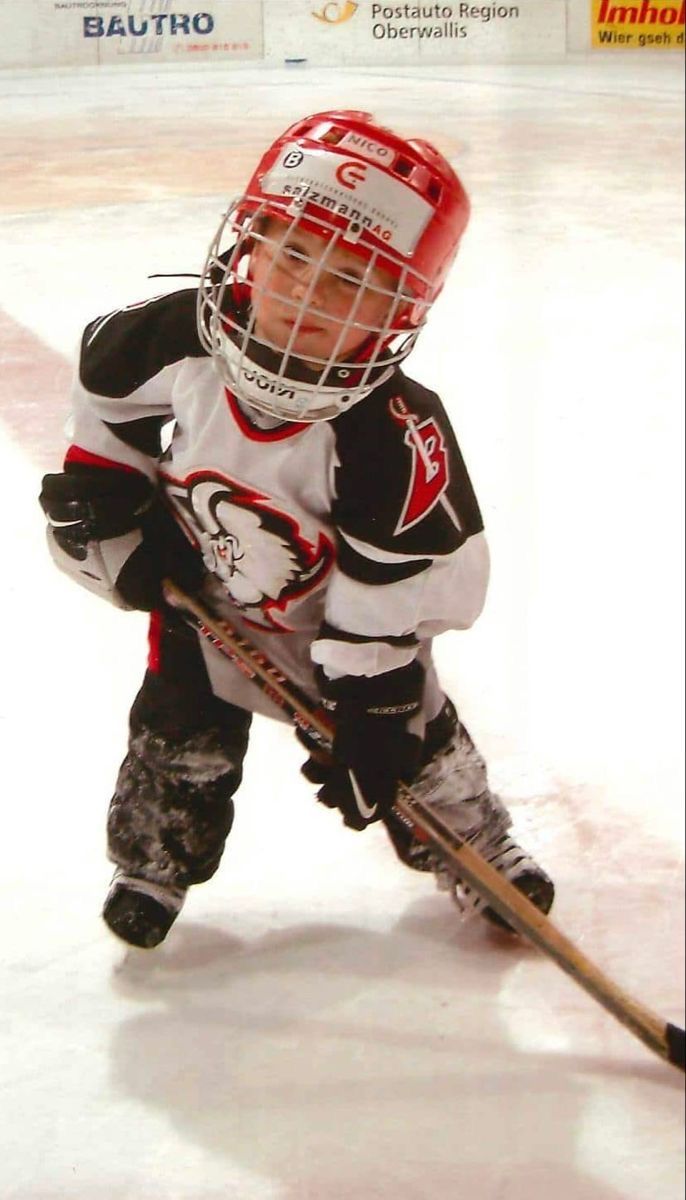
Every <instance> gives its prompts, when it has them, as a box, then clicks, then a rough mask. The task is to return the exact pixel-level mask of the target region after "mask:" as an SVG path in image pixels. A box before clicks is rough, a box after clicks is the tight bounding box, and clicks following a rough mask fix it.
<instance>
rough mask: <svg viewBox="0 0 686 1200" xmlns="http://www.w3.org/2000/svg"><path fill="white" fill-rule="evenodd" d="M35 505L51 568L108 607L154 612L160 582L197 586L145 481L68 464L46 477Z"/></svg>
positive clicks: (194, 571)
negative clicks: (45, 525)
mask: <svg viewBox="0 0 686 1200" xmlns="http://www.w3.org/2000/svg"><path fill="white" fill-rule="evenodd" d="M40 503H41V506H42V508H43V511H44V512H45V514H46V516H47V518H48V521H49V522H50V534H51V539H52V541H51V552H52V554H53V558H54V559H55V561H56V563H57V565H58V566H59V567H60V568H61V569H62V570H65V571H66V572H67V573H68V574H70V575H72V576H74V577H75V578H77V580H78V582H80V583H83V584H84V586H86V587H88V588H89V589H90V590H92V591H95V592H98V593H99V594H101V595H104V596H106V597H107V598H108V599H111V600H113V602H114V603H117V602H118V598H119V599H120V600H121V601H123V606H124V607H127V608H135V609H142V610H143V611H146V612H149V611H151V610H152V609H154V608H159V607H160V606H161V605H162V604H163V596H162V586H161V585H162V580H163V579H164V578H165V577H169V578H171V579H173V580H174V581H175V582H176V583H177V584H178V585H179V587H181V588H183V589H184V591H187V592H195V591H197V590H198V589H199V588H200V587H201V585H202V582H203V579H204V578H205V569H204V566H203V562H202V559H201V557H200V555H199V554H198V553H197V551H196V550H194V549H193V547H192V546H191V544H190V542H189V541H188V539H187V538H186V537H185V536H184V534H183V533H182V532H181V530H180V528H179V526H178V525H177V523H176V521H175V520H174V518H173V517H172V515H171V514H170V513H169V512H168V510H167V509H166V508H165V506H164V504H163V503H162V501H161V499H160V498H159V496H158V494H157V491H156V489H155V487H154V485H153V484H152V483H151V481H150V480H149V479H148V478H147V477H146V476H145V475H141V474H139V473H138V472H133V471H118V470H116V469H114V468H98V467H84V466H81V465H80V464H79V465H74V466H72V467H71V468H69V469H68V470H67V471H65V472H64V473H61V474H58V475H45V476H44V478H43V489H42V491H41V494H40ZM53 543H54V544H53Z"/></svg>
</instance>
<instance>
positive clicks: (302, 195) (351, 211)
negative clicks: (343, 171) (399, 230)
mask: <svg viewBox="0 0 686 1200" xmlns="http://www.w3.org/2000/svg"><path fill="white" fill-rule="evenodd" d="M282 194H283V195H284V196H292V197H293V199H294V201H295V203H296V204H305V203H307V204H317V205H319V207H320V208H325V209H327V210H328V211H329V212H332V213H334V214H335V216H337V217H347V218H348V220H349V222H350V223H351V224H353V225H361V226H363V227H364V228H365V229H368V230H369V232H370V233H373V234H374V236H375V237H378V238H381V241H382V242H390V241H391V239H392V237H393V230H392V229H389V228H388V227H386V228H383V227H382V226H381V225H379V224H378V222H377V224H376V225H375V224H374V221H373V220H372V218H371V217H368V216H366V215H365V214H364V213H363V212H362V211H361V209H359V208H351V206H350V205H349V204H348V203H347V202H346V201H345V200H335V199H334V197H333V196H327V195H325V194H324V192H320V191H318V190H317V189H316V188H310V187H307V185H303V184H299V183H295V184H291V183H285V184H284V185H283V191H282Z"/></svg>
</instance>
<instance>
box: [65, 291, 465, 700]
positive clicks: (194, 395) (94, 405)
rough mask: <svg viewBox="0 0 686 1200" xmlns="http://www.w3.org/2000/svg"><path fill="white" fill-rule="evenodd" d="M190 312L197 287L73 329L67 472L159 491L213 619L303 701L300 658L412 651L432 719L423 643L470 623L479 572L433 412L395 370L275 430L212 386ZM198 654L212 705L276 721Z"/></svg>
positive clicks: (445, 430)
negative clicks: (138, 480)
mask: <svg viewBox="0 0 686 1200" xmlns="http://www.w3.org/2000/svg"><path fill="white" fill-rule="evenodd" d="M195 301H196V292H195V289H188V290H183V291H180V292H174V293H172V294H171V295H168V296H163V297H159V298H157V299H154V300H151V301H147V302H144V303H142V304H138V305H133V306H131V307H129V308H126V309H123V310H120V311H117V312H114V313H110V314H108V315H107V316H105V317H101V318H98V319H97V320H96V321H94V322H92V323H91V324H90V325H89V326H88V327H87V328H86V330H85V333H84V336H83V340H82V346H81V355H80V364H79V371H78V379H77V382H76V384H75V388H74V395H73V411H74V435H73V436H74V443H73V445H72V447H71V448H70V450H69V452H68V454H67V461H81V462H86V463H87V462H93V463H98V464H100V465H105V464H108V465H111V466H113V467H114V466H117V465H123V466H126V467H128V468H133V469H135V470H138V471H141V472H143V473H145V474H146V475H147V476H148V477H150V478H151V479H155V478H156V479H158V480H159V482H160V485H161V487H162V489H163V490H164V492H165V494H166V497H167V498H168V501H169V504H170V506H171V507H172V509H173V511H174V514H175V516H176V517H177V519H178V521H179V523H180V524H181V526H182V527H183V529H184V530H185V532H186V534H187V536H188V538H189V540H190V541H191V543H192V544H193V545H194V546H196V547H197V549H198V552H199V553H200V554H201V555H202V557H203V560H204V563H205V566H206V568H207V570H208V572H209V573H210V575H211V577H212V580H211V582H210V584H209V592H210V593H211V599H212V603H213V605H214V607H215V608H219V609H220V610H221V611H223V612H224V614H225V616H226V617H227V619H229V620H230V621H231V622H232V623H233V624H234V625H235V626H236V627H237V628H238V629H239V630H240V631H242V632H244V633H245V634H246V635H247V636H248V637H249V638H250V639H251V640H252V641H253V642H254V644H255V645H257V646H258V648H260V649H262V650H264V652H265V653H266V654H267V655H268V656H269V657H270V658H271V659H272V660H273V661H274V662H275V663H276V664H277V665H278V666H280V667H281V669H282V670H284V671H285V672H286V674H288V675H289V676H290V677H292V678H293V679H294V681H295V682H296V683H298V684H299V686H300V687H302V688H304V689H305V690H308V691H310V692H312V690H313V687H314V683H313V674H312V672H313V663H318V664H320V665H321V666H323V667H324V669H325V671H326V672H327V673H328V674H329V675H330V676H337V675H341V674H357V675H374V674H379V673H382V672H384V671H388V670H391V669H393V668H395V667H399V666H402V665H404V664H405V663H407V662H410V661H411V660H412V659H413V658H414V657H415V656H416V655H419V657H420V658H421V659H422V661H423V662H424V664H425V665H426V666H427V669H428V671H429V677H428V681H427V697H426V702H425V715H426V717H427V718H430V717H431V716H433V715H434V714H435V712H436V711H437V710H438V708H439V706H440V702H441V695H440V690H439V689H438V685H437V683H436V680H435V674H434V673H433V670H432V666H431V653H430V651H431V639H432V637H433V636H434V635H435V634H437V633H440V632H442V631H443V630H446V629H465V628H468V627H469V626H470V625H471V624H472V623H473V621H474V620H475V619H476V617H477V616H478V614H479V612H480V610H481V608H482V605H483V601H484V596H485V590H486V584H487V577H488V553H487V548H486V543H485V539H484V534H483V524H482V520H481V515H480V512H479V508H478V504H477V501H476V498H475V496H474V492H473V489H472V486H471V483H470V480H469V477H468V474H467V471H466V468H465V465H464V462H463V460H462V456H461V454H460V451H459V448H458V445H457V443H456V440H455V437H454V434H453V432H452V430H451V428H450V425H449V422H448V420H447V417H446V415H445V412H444V410H443V408H442V405H441V403H440V400H439V399H438V397H437V396H436V395H435V394H433V393H431V392H429V391H427V390H426V389H425V388H423V387H421V386H420V385H419V384H417V383H415V382H413V381H412V380H410V379H408V378H407V377H406V376H405V375H404V374H403V373H402V372H401V371H400V370H397V371H396V372H395V374H394V375H393V377H392V378H391V379H390V380H387V381H386V382H385V383H384V384H382V385H381V386H380V387H379V388H377V389H376V390H375V391H374V392H373V393H372V394H371V395H370V396H369V397H368V398H367V399H365V400H363V401H361V402H360V403H359V404H357V405H356V406H354V407H353V408H352V409H350V410H349V411H348V412H347V413H345V414H344V415H341V416H340V417H337V418H336V419H335V420H333V421H326V422H321V421H320V422H315V423H311V424H299V423H298V424H295V423H282V424H273V423H272V422H271V421H270V420H269V419H267V420H265V419H264V418H261V417H260V415H259V414H257V413H256V412H254V410H251V409H249V408H247V407H246V406H245V405H240V404H239V403H238V401H237V400H236V398H235V397H234V396H233V395H232V394H231V393H230V392H228V391H227V389H226V388H225V387H224V385H223V384H222V382H221V380H220V379H219V377H218V375H217V373H216V372H215V369H214V366H213V363H212V360H211V358H209V357H208V356H207V354H206V352H205V351H204V349H203V348H202V346H201V344H200V342H199V340H198V336H197V332H196V320H195ZM265 426H266V427H265ZM202 645H203V653H204V655H205V661H206V663H207V666H208V671H209V675H210V679H211V682H212V686H213V688H214V690H215V692H216V693H217V694H218V695H220V696H222V697H223V698H224V699H227V700H230V701H232V702H233V703H235V704H239V705H242V706H243V707H247V708H250V709H252V710H253V711H262V712H268V713H269V715H272V716H276V715H278V714H277V712H276V711H275V710H274V708H273V707H272V705H271V704H270V703H269V701H268V700H266V698H264V697H263V696H261V695H260V694H259V693H258V692H257V689H256V688H255V686H254V685H253V684H250V683H249V682H247V681H246V680H245V679H244V678H243V677H242V676H241V675H240V674H239V672H238V671H237V670H236V668H235V667H234V666H233V665H232V664H231V663H229V662H228V661H227V660H226V659H225V658H223V657H222V656H221V655H220V654H219V653H218V651H217V650H215V649H214V648H213V647H212V646H210V645H209V644H207V643H202Z"/></svg>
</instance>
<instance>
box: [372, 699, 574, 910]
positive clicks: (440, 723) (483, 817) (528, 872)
mask: <svg viewBox="0 0 686 1200" xmlns="http://www.w3.org/2000/svg"><path fill="white" fill-rule="evenodd" d="M432 725H433V726H434V727H435V737H434V738H433V739H432V734H431V726H429V731H428V736H427V749H428V751H429V752H431V751H432V750H433V752H432V753H431V756H430V758H429V760H428V762H427V763H426V766H425V767H424V768H423V770H422V771H421V773H420V774H419V776H418V777H417V779H416V780H414V782H413V783H412V791H413V793H414V794H415V795H416V796H418V797H419V798H420V799H421V800H422V801H423V802H424V804H426V805H427V807H429V808H430V809H432V811H433V812H435V813H436V816H437V817H439V818H440V819H441V821H443V822H444V824H446V825H447V826H448V827H449V828H450V829H451V830H452V831H453V832H454V833H456V834H457V835H458V836H459V837H460V838H461V839H462V840H463V841H465V842H468V843H469V845H470V846H473V847H474V849H475V850H476V851H477V852H478V853H479V854H480V855H481V857H482V858H484V859H486V861H487V862H489V863H490V864H491V866H493V867H495V869H496V870H497V871H499V872H500V874H501V875H504V876H505V878H506V879H508V880H509V881H510V883H512V884H514V886H515V887H516V888H517V889H518V890H519V891H520V892H523V894H524V895H525V896H527V897H528V898H529V900H531V902H532V904H535V905H536V907H537V908H539V909H540V910H541V912H544V913H547V912H549V911H550V909H551V907H552V903H553V899H554V897H555V887H554V885H553V882H552V880H551V879H550V877H549V876H548V875H547V874H546V872H545V871H544V870H543V868H542V867H540V866H539V865H538V863H537V862H536V861H535V859H533V858H532V857H531V855H530V854H528V853H527V851H526V850H524V849H522V847H521V846H520V845H518V843H517V842H516V841H515V840H514V838H512V837H511V836H510V834H509V833H508V829H509V828H510V825H511V824H512V818H511V817H510V814H509V813H508V811H507V809H506V808H505V805H504V804H503V803H502V801H501V800H500V798H499V797H498V796H495V795H494V794H493V793H492V792H491V791H490V789H489V787H488V779H487V774H486V764H485V762H484V760H483V758H482V757H481V755H480V754H479V752H478V750H477V749H476V747H475V746H474V743H473V742H472V740H471V738H470V736H469V734H468V732H467V730H466V729H465V727H464V725H462V724H461V723H460V722H459V721H458V719H457V714H456V712H455V709H454V707H453V705H452V703H451V702H450V701H447V702H446V705H445V707H444V708H443V710H442V711H441V713H440V714H439V716H438V717H437V718H436V720H435V721H434V722H432ZM431 740H433V742H434V746H431V744H430V742H431ZM437 741H438V746H437V748H434V747H435V745H436V742H437ZM385 824H386V829H387V832H388V834H389V837H390V839H391V841H392V842H393V845H394V848H395V850H396V853H397V854H398V856H399V858H401V859H402V861H403V862H404V863H406V865H407V866H409V867H412V868H413V869H414V870H419V871H432V872H433V874H434V875H435V877H436V884H437V886H438V888H439V889H440V890H442V891H447V892H448V893H449V894H450V896H451V898H452V899H453V901H454V902H455V904H456V905H457V907H458V909H459V911H460V913H461V915H462V917H463V919H465V920H466V919H468V918H470V917H472V916H475V915H477V914H478V915H480V916H482V917H485V918H486V919H487V920H488V921H490V922H491V923H492V924H494V925H497V926H499V927H500V928H502V929H507V930H510V931H511V926H510V925H508V924H507V922H506V921H504V920H503V918H502V917H500V916H499V915H498V913H496V912H495V911H494V910H493V909H492V908H491V907H490V906H489V905H488V904H487V903H486V901H485V900H483V899H482V897H481V896H480V895H479V894H478V893H477V892H475V891H474V889H473V888H471V887H470V886H469V885H468V884H466V883H465V882H464V881H463V880H461V879H460V878H459V876H458V875H457V873H456V872H455V871H453V870H452V869H451V867H450V866H449V865H448V864H447V863H445V862H444V860H443V859H442V858H439V857H438V855H436V854H434V853H433V852H432V851H431V849H430V847H427V845H426V844H425V843H423V842H419V841H418V840H417V839H416V838H415V837H414V836H413V834H412V832H411V830H409V829H408V828H407V827H406V826H405V825H404V823H403V822H401V821H400V820H399V819H398V818H396V817H395V816H394V815H391V817H389V818H387V819H386V822H385Z"/></svg>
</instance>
